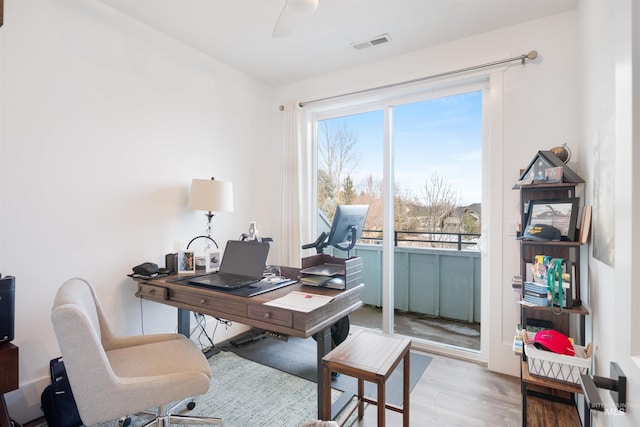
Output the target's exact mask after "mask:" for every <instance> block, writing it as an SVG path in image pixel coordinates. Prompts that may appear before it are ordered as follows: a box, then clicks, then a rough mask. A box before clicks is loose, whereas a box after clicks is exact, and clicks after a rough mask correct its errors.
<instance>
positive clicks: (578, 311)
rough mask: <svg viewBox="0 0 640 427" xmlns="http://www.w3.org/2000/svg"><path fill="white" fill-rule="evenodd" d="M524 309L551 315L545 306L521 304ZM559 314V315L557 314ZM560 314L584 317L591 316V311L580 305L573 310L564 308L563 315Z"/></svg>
mask: <svg viewBox="0 0 640 427" xmlns="http://www.w3.org/2000/svg"><path fill="white" fill-rule="evenodd" d="M520 305H521V306H522V307H524V308H526V309H527V310H539V311H547V312H549V313H551V308H549V306H543V305H524V304H520ZM554 309H555V310H556V311H559V310H560V309H559V307H554ZM556 314H557V313H556ZM559 314H580V315H583V316H588V315H589V310H587V308H586V307H585V306H583V305H579V306H577V307H573V308H563V309H562V313H559Z"/></svg>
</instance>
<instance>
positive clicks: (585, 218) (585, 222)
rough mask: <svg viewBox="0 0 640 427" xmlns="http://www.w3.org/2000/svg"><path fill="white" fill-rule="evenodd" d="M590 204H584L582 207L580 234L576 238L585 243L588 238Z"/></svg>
mask: <svg viewBox="0 0 640 427" xmlns="http://www.w3.org/2000/svg"><path fill="white" fill-rule="evenodd" d="M591 214H592V208H591V206H584V207H583V208H582V218H581V219H580V235H579V236H578V240H579V241H580V243H587V241H588V240H589V233H590V231H591Z"/></svg>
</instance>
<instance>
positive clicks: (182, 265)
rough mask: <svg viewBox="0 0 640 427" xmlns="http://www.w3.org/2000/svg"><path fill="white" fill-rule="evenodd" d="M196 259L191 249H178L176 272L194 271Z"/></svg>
mask: <svg viewBox="0 0 640 427" xmlns="http://www.w3.org/2000/svg"><path fill="white" fill-rule="evenodd" d="M195 272H196V259H195V252H194V251H192V250H183V251H178V274H182V273H192V274H193V273H195Z"/></svg>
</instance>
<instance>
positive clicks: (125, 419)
mask: <svg viewBox="0 0 640 427" xmlns="http://www.w3.org/2000/svg"><path fill="white" fill-rule="evenodd" d="M129 424H131V417H122V418H120V419H119V420H118V426H120V427H127V426H128V425H129Z"/></svg>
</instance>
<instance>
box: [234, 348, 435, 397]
mask: <svg viewBox="0 0 640 427" xmlns="http://www.w3.org/2000/svg"><path fill="white" fill-rule="evenodd" d="M223 350H228V351H232V352H234V353H236V354H238V355H239V356H242V357H244V358H246V359H249V360H253V361H254V362H258V363H260V364H263V365H266V366H270V367H272V368H276V369H279V370H281V371H284V372H287V373H289V374H293V375H296V376H298V377H300V378H304V379H306V380H309V381H316V379H317V370H316V366H317V362H316V342H315V341H314V340H313V339H312V338H307V339H302V338H296V337H289V339H288V340H287V341H281V340H279V339H274V338H269V337H267V338H264V339H261V340H258V341H251V342H248V343H245V344H241V345H239V346H234V345H227V346H224V348H223ZM431 360H432V359H431V357H429V356H427V355H424V354H420V353H416V352H411V356H410V362H409V363H410V374H411V378H410V379H411V384H410V389H411V390H412V389H413V387H414V386H415V385H416V383H417V382H418V380H419V379H420V377H421V376H422V374H423V373H424V371H425V370H426V369H427V366H429V363H430V362H431ZM402 369H403V362H400V364H399V365H398V366H397V367H396V369H395V370H394V371H393V374H391V376H390V377H389V379H388V380H387V383H386V396H387V403H391V404H394V405H398V406H399V405H402V381H403V377H402ZM331 387H332V388H333V389H337V390H341V391H343V392H345V393H349V394H355V393H356V392H357V390H358V381H357V380H356V379H355V378H353V377H349V376H347V375H340V376H338V377H337V378H333V379H332V381H331ZM364 394H365V396H366V397H368V398H370V399H374V400H375V399H376V398H377V389H376V386H375V384H373V383H369V382H365V388H364Z"/></svg>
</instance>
